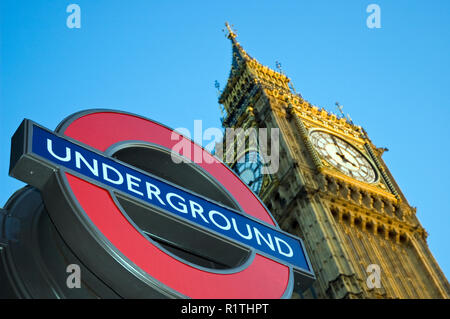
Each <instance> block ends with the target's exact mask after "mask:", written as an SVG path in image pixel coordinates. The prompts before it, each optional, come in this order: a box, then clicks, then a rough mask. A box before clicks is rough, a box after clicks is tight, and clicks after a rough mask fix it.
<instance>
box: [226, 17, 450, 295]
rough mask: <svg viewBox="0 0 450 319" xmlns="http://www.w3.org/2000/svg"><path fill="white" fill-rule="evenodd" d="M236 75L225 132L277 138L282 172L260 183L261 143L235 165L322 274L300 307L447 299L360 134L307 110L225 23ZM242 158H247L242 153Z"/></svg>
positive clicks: (338, 119) (408, 216)
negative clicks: (253, 131) (335, 301)
mask: <svg viewBox="0 0 450 319" xmlns="http://www.w3.org/2000/svg"><path fill="white" fill-rule="evenodd" d="M227 31H228V32H227V37H228V38H229V39H230V40H231V44H232V54H233V57H232V66H231V72H230V76H229V79H228V82H227V84H226V87H225V88H224V89H223V91H222V92H221V95H220V97H219V103H220V104H222V105H223V107H224V108H225V111H226V115H225V116H224V118H223V120H222V125H223V127H225V128H242V129H244V130H245V129H249V128H267V129H273V128H278V129H279V167H278V170H277V171H276V172H273V173H272V174H263V166H264V158H263V157H264V154H261V152H259V151H258V147H257V145H256V144H255V143H253V145H252V144H251V143H249V145H248V146H246V147H241V148H236V147H235V145H234V143H225V141H224V143H223V151H224V152H229V151H230V150H234V152H235V156H234V159H235V160H234V162H232V163H227V164H229V165H230V166H231V167H232V168H233V169H234V170H235V171H236V173H237V174H238V175H240V176H241V178H242V179H243V180H244V181H245V182H246V183H247V184H248V185H249V186H250V188H251V189H252V190H253V191H254V192H255V193H256V194H258V195H259V197H260V198H261V199H262V200H263V201H264V203H265V204H266V206H267V207H268V208H269V209H270V210H271V212H272V214H273V215H274V217H275V218H276V219H277V221H278V224H279V225H280V227H281V228H282V229H284V230H285V231H288V232H290V233H292V234H294V235H297V236H299V237H301V238H303V240H304V242H305V246H306V249H307V251H308V255H309V256H310V259H311V263H312V266H313V268H314V271H315V273H316V275H317V280H316V282H315V283H314V284H313V286H312V287H311V288H310V289H308V290H307V291H304V292H299V293H298V294H295V295H296V296H297V297H302V298H449V297H450V285H449V283H448V281H447V279H446V278H445V276H444V274H443V273H442V271H441V269H440V268H439V265H438V264H437V262H436V260H435V259H434V257H433V255H432V254H431V252H430V250H429V248H428V245H427V242H426V237H427V233H426V231H425V230H424V229H423V227H422V226H421V224H420V222H419V221H418V219H417V217H416V211H415V208H412V207H411V206H410V205H409V204H408V201H407V200H406V198H405V196H404V195H403V194H402V192H401V190H400V188H399V187H398V185H397V184H396V182H395V180H394V178H393V177H392V175H391V174H390V172H389V169H388V168H387V166H386V164H385V163H384V161H383V159H382V154H383V151H384V149H380V148H377V147H376V146H375V145H374V144H373V143H372V142H371V140H370V138H369V137H368V135H367V133H366V132H365V131H364V129H362V128H361V127H360V126H357V125H355V124H353V123H352V121H351V120H349V119H347V118H345V117H344V116H337V115H335V114H330V113H329V112H327V111H325V110H324V109H320V108H318V107H316V106H313V105H311V104H310V103H309V102H307V101H305V100H304V99H303V98H302V97H301V96H300V95H299V94H297V93H295V91H294V90H293V89H292V85H291V83H290V79H289V78H288V77H286V76H285V75H284V74H283V73H281V72H277V71H274V70H272V69H270V68H268V67H266V66H263V65H261V64H260V63H259V62H258V61H257V60H255V59H254V58H252V57H251V56H249V55H248V54H247V53H246V52H245V50H244V49H243V48H242V47H241V45H240V44H239V43H238V42H237V39H236V34H235V32H234V31H233V30H232V29H231V28H230V26H229V25H228V24H227ZM236 149H240V150H241V151H240V152H239V151H235V150H236Z"/></svg>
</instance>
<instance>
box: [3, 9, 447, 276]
mask: <svg viewBox="0 0 450 319" xmlns="http://www.w3.org/2000/svg"><path fill="white" fill-rule="evenodd" d="M71 3H76V4H78V5H79V6H80V7H81V29H69V28H68V27H67V26H66V18H67V16H68V15H69V14H68V13H66V7H67V6H68V5H69V4H71ZM371 3H375V4H378V5H379V6H380V8H381V28H380V29H369V28H367V26H366V18H367V16H368V13H366V7H367V6H368V5H369V4H371ZM449 17H450V1H448V0H442V1H438V0H434V1H424V0H418V1H411V0H408V1H406V0H403V1H402V0H396V1H384V0H371V1H361V0H360V1H356V0H349V1H347V0H346V1H343V0H342V1H332V0H330V1H324V0H316V1H300V0H293V1H263V0H259V1H248V0H247V1H242V0H241V1H187V0H185V1H145V0H142V1H137V0H133V1H125V0H123V1H117V0H115V1H114V0H89V1H88V0H70V1H63V0H52V1H50V0H47V1H44V0H33V1H28V0H0V28H1V39H0V40H1V44H0V45H1V56H0V80H1V84H0V142H1V145H2V147H1V149H0V181H1V182H0V206H3V205H4V203H5V202H6V200H7V199H8V197H9V196H10V195H11V194H12V193H13V192H14V191H15V190H16V189H17V188H19V187H21V186H22V185H23V184H22V183H21V182H19V181H16V180H14V179H12V178H10V177H9V176H8V165H9V152H10V138H11V136H12V134H13V132H14V131H15V129H16V128H17V127H18V125H19V124H20V122H21V120H22V119H23V118H30V119H32V120H34V121H36V122H38V123H40V124H42V125H44V126H46V127H48V128H52V129H54V128H55V127H56V126H57V124H58V123H59V122H60V121H61V120H62V119H63V118H64V117H66V116H67V115H69V114H71V113H74V112H76V111H79V110H81V109H86V108H113V109H121V110H126V111H129V112H133V113H137V114H141V115H144V116H146V117H149V118H152V119H154V120H157V121H160V122H162V123H165V124H166V125H168V126H170V127H174V128H175V127H187V128H190V129H191V128H192V127H193V121H194V120H195V119H201V120H203V125H204V128H206V127H220V122H219V117H220V112H219V108H218V105H217V94H216V90H215V88H214V81H215V80H218V81H219V82H220V83H221V85H222V87H223V86H224V85H225V83H226V80H227V77H228V74H229V70H230V63H231V48H230V43H229V41H228V40H227V39H226V38H225V37H224V34H223V32H222V31H221V30H222V29H223V28H224V22H225V21H229V22H230V23H232V24H234V25H235V27H236V28H237V33H238V40H239V41H240V42H241V44H242V45H243V47H244V48H245V49H246V50H247V52H248V53H249V54H250V55H252V56H253V57H255V58H256V59H258V60H259V61H260V62H261V63H263V64H265V65H267V66H269V67H272V68H274V67H275V61H277V60H278V61H280V62H281V64H282V67H283V70H284V71H285V72H286V73H287V75H288V76H289V77H291V79H292V80H293V83H294V86H295V88H296V90H297V91H298V92H300V93H301V94H302V95H303V97H304V98H306V99H307V100H308V101H310V102H311V103H313V104H315V105H317V106H320V107H325V108H326V109H328V110H330V111H336V109H335V107H334V102H335V101H339V102H340V103H341V104H343V105H344V110H345V112H346V113H349V114H350V116H351V117H352V118H353V121H354V122H355V123H356V124H358V125H361V126H363V127H364V128H365V129H366V130H367V132H368V133H369V136H370V137H371V139H372V140H373V142H374V143H375V144H376V145H377V146H379V147H387V148H389V152H386V153H385V155H384V159H385V161H386V163H387V164H388V166H389V168H390V170H391V171H392V173H393V175H394V177H395V178H396V180H397V182H398V184H399V185H400V187H401V189H402V191H403V192H404V193H405V195H406V197H407V198H408V200H409V202H410V204H411V205H412V206H416V207H417V208H418V210H417V215H418V217H419V219H420V221H421V222H422V224H423V226H424V227H425V229H426V230H427V231H428V232H429V234H430V235H429V237H428V243H429V245H430V247H431V251H432V252H433V254H434V256H435V257H436V259H437V261H438V263H439V264H440V266H441V268H442V269H443V270H444V272H445V273H446V275H447V277H449V276H450V254H449V248H448V244H449V241H450V236H449V233H450V232H449V226H450V191H449V189H448V184H449V181H450V170H449V162H450V160H449V158H450V124H449V118H450V86H449V84H450V80H449V77H450V41H449V39H450V19H449Z"/></svg>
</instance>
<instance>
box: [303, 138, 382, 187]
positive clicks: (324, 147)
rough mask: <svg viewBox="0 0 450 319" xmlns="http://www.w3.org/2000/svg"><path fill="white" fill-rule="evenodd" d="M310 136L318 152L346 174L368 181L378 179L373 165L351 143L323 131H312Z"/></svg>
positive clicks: (371, 181)
mask: <svg viewBox="0 0 450 319" xmlns="http://www.w3.org/2000/svg"><path fill="white" fill-rule="evenodd" d="M310 138H311V142H312V144H313V145H314V147H315V148H316V150H317V152H318V153H319V154H320V155H321V156H322V157H323V158H324V159H325V160H326V161H327V162H328V163H330V164H331V165H333V166H334V167H336V168H337V169H339V170H340V171H341V172H343V173H344V174H346V175H348V176H350V177H353V178H355V179H357V180H359V181H362V182H366V183H374V182H375V181H376V180H377V173H376V172H375V170H374V168H373V166H372V165H371V164H370V162H369V161H368V160H367V158H366V157H365V156H364V155H362V153H361V152H360V151H358V150H357V149H356V148H355V147H353V146H352V145H351V144H349V143H347V142H346V141H344V140H342V139H340V138H339V137H336V136H334V135H332V134H329V133H326V132H323V131H313V132H311V134H310Z"/></svg>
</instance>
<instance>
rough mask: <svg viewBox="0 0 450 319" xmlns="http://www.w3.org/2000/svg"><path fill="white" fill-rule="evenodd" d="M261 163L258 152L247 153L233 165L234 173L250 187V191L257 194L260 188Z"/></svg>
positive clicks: (261, 177)
mask: <svg viewBox="0 0 450 319" xmlns="http://www.w3.org/2000/svg"><path fill="white" fill-rule="evenodd" d="M262 167H263V165H262V162H261V158H260V156H259V154H258V152H255V151H252V152H247V153H246V154H245V155H244V156H242V157H241V158H240V159H238V160H237V162H236V164H235V165H234V167H233V169H234V171H235V172H236V173H237V174H238V175H239V177H240V178H241V179H242V180H243V181H244V183H246V184H247V185H248V187H250V189H251V190H252V191H253V192H254V193H255V194H258V193H259V191H260V190H261V186H262V180H263V176H262Z"/></svg>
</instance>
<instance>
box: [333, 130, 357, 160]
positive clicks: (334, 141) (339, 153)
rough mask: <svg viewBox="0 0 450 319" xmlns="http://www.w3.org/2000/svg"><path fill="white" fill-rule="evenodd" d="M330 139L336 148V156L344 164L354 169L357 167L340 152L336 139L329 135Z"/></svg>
mask: <svg viewBox="0 0 450 319" xmlns="http://www.w3.org/2000/svg"><path fill="white" fill-rule="evenodd" d="M331 139H332V140H333V143H334V145H336V147H337V149H338V151H339V152H336V155H338V156H339V157H340V158H341V159H342V161H343V162H344V163H350V164H352V165H353V166H354V167H357V165H355V164H354V163H353V162H352V161H349V160H348V158H347V157H346V156H345V155H344V152H342V150H341V148H340V147H339V144H338V142H337V141H336V139H335V138H334V136H333V135H331Z"/></svg>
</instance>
